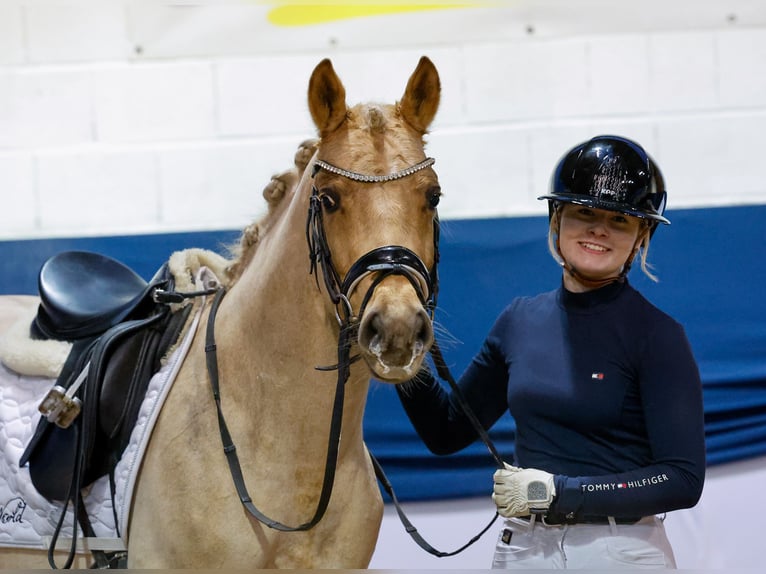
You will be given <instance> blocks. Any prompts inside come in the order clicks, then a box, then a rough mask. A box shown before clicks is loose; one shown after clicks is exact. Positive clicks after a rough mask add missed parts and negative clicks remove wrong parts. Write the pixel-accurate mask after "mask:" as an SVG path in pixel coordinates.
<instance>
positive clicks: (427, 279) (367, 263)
mask: <svg viewBox="0 0 766 574" xmlns="http://www.w3.org/2000/svg"><path fill="white" fill-rule="evenodd" d="M434 162H435V160H434V159H433V158H426V159H425V160H423V161H421V162H419V163H417V164H415V165H413V166H410V167H408V168H405V169H403V170H400V171H398V172H395V173H392V174H388V175H365V174H360V173H356V172H352V171H348V170H345V169H341V168H338V167H335V166H333V165H332V164H329V163H327V162H325V161H322V160H315V162H314V171H313V174H312V178H313V177H315V176H316V174H317V172H318V171H319V170H320V169H324V170H326V171H328V172H330V173H333V174H336V175H340V176H343V177H346V178H348V179H351V180H353V181H358V182H364V183H381V182H388V181H394V180H397V179H401V178H403V177H407V176H409V175H412V174H413V173H416V172H418V171H420V170H422V169H426V168H428V167H430V166H431V165H433V164H434ZM433 237H434V265H433V268H432V269H431V270H430V271H429V270H428V268H427V267H426V265H425V264H424V263H423V261H422V260H421V259H420V258H419V257H418V255H417V254H416V253H414V252H413V251H411V250H410V249H407V248H406V247H403V246H400V245H386V246H383V247H378V248H376V249H373V250H372V251H369V252H368V253H366V254H364V255H362V256H361V257H360V258H359V259H358V260H357V261H356V262H355V263H354V264H353V265H352V266H351V267H350V268H349V270H348V273H346V276H345V278H343V279H342V280H341V278H340V274H339V273H338V271H337V270H336V268H335V265H334V263H333V261H332V253H331V251H330V246H329V243H328V242H327V237H326V235H325V229H324V220H323V209H322V198H321V195H320V193H319V192H318V190H317V188H316V186H313V185H312V192H311V198H310V203H309V209H308V218H307V221H306V240H307V243H308V247H309V258H310V264H311V265H310V271H309V273H310V274H314V275H315V279H316V281H317V286H319V270H320V269H321V272H322V277H323V281H324V284H325V288H326V291H327V293H328V295H329V297H330V300H331V301H332V303H333V304H334V305H335V315H336V318H337V320H338V324H339V327H340V332H339V336H338V363H337V364H336V365H332V366H329V367H321V366H320V367H316V369H317V370H324V371H327V370H337V371H338V379H337V384H336V388H335V398H334V401H333V410H332V417H331V422H330V438H329V440H328V446H327V454H326V457H325V474H324V479H323V482H322V490H321V493H320V496H319V501H318V503H317V507H316V510H315V512H314V515H313V517H312V518H311V519H310V520H308V521H307V522H304V523H302V524H300V525H298V526H288V525H286V524H283V523H281V522H279V521H277V520H274V519H272V518H269V517H268V516H266V515H265V514H263V513H262V512H261V511H260V510H259V509H258V508H257V507H256V506H255V505H254V504H253V501H252V498H251V497H250V495H249V493H248V490H247V486H246V485H245V480H244V476H243V473H242V469H241V466H240V463H239V457H238V456H237V451H236V447H235V445H234V442H233V440H232V437H231V434H230V432H229V430H228V426H227V425H226V420H225V418H224V415H223V411H222V409H221V395H220V383H219V377H218V359H217V347H216V343H215V319H216V315H217V312H218V307H219V305H220V303H221V300H222V299H223V297H224V295H225V294H226V290H225V288H223V287H222V288H220V289H219V291H218V293H217V294H216V296H215V299H214V300H213V304H212V306H211V308H210V316H209V318H208V325H207V333H206V342H205V354H206V364H207V370H208V375H209V378H210V384H211V387H212V391H213V398H214V400H215V405H216V411H217V414H218V426H219V429H220V434H221V441H222V443H223V450H224V453H225V455H226V460H227V463H228V465H229V470H230V472H231V476H232V479H233V481H234V485H235V488H236V490H237V494H238V495H239V498H240V501H241V502H242V505H243V506H244V508H245V509H246V510H247V511H248V513H250V514H251V515H252V516H253V517H254V518H256V519H257V520H258V521H260V522H262V523H263V524H265V525H266V526H268V527H269V528H273V529H275V530H280V531H283V532H295V531H305V530H309V529H311V528H313V527H314V526H315V525H316V524H317V523H319V521H320V520H321V519H322V517H323V516H324V513H325V511H326V510H327V506H328V504H329V501H330V495H331V492H332V487H333V482H334V480H335V470H336V464H337V457H338V448H339V444H340V435H341V422H342V414H343V403H344V388H345V384H346V382H347V381H348V378H349V375H350V366H351V364H352V363H353V362H354V361H355V360H357V359H358V358H359V357H358V356H355V357H351V356H350V349H351V340H352V335H354V334H355V333H356V329H357V327H358V325H359V320H360V318H361V317H362V316H363V314H364V310H365V308H366V306H367V303H368V302H369V300H370V298H371V297H372V294H373V292H374V290H375V288H376V287H377V286H378V285H379V284H380V283H381V282H382V281H383V280H384V279H386V278H387V277H389V276H391V275H401V276H404V277H406V278H407V279H408V280H409V282H410V284H411V285H412V287H413V288H414V289H415V292H416V293H417V295H418V298H419V299H420V301H421V303H422V304H423V306H424V308H425V309H426V311H427V312H428V314H429V316H430V317H431V319H432V320H433V313H434V310H435V308H436V300H437V294H438V285H439V278H438V272H437V266H438V262H439V218H438V216H434V227H433ZM370 275H375V277H374V278H373V280H372V283H371V285H370V287H369V288H368V290H367V292H366V293H365V295H364V297H363V299H362V303H361V305H360V308H359V310H358V312H357V313H354V310H353V308H352V306H351V302H350V299H351V296H352V294H353V293H354V291H355V290H356V288H357V287H358V285H359V284H360V283H361V281H362V280H363V279H364V278H365V277H367V276H370ZM430 352H431V355H432V358H433V360H434V365H435V367H436V369H437V373H438V374H439V376H440V377H442V378H443V379H445V380H446V381H447V382H448V383H449V385H450V387H451V388H452V391H453V392H454V393H455V396H456V397H457V399H458V403H459V404H460V405H461V407H462V409H463V411H464V413H465V414H466V416H467V417H468V419H469V420H470V422H471V424H472V425H473V426H474V427H475V429H476V431H477V433H478V434H479V437H480V438H481V440H482V441H483V442H484V443H485V444H486V445H487V447H488V449H489V451H490V453H491V454H492V456H493V458H494V460H495V462H496V463H497V465H498V468H504V465H503V461H502V458H501V457H500V455H499V453H498V452H497V449H496V448H495V446H494V445H493V444H492V441H491V440H490V438H489V436H488V434H487V432H486V431H485V430H484V428H483V427H482V425H481V423H480V422H479V420H478V418H477V417H476V415H475V414H474V413H473V412H472V411H471V409H470V407H469V406H468V403H467V402H466V401H465V399H464V397H463V395H462V393H461V391H460V389H459V388H458V387H457V384H456V383H455V381H454V379H453V377H452V375H451V374H450V372H449V369H448V368H447V366H446V363H445V361H444V358H443V356H442V354H441V350H440V349H439V347H438V345H437V344H436V341H434V343H433V345H432V347H431V351H430ZM369 456H370V459H371V461H372V465H373V468H374V470H375V475H376V477H377V478H378V480H379V481H380V482H381V484H382V485H383V486H384V488H385V490H386V492H387V493H388V494H389V495H390V496H391V498H392V500H393V502H394V505H395V506H396V510H397V513H398V514H399V517H400V519H401V521H402V523H403V524H404V526H405V529H406V530H407V532H408V533H409V534H410V536H412V538H413V539H414V540H415V542H417V543H418V545H419V546H420V547H421V548H423V549H424V550H426V551H427V552H429V553H431V554H433V555H435V556H439V557H443V556H453V555H455V554H457V553H458V552H462V551H463V550H465V549H466V548H468V547H469V546H470V545H471V544H473V543H474V542H476V541H477V540H478V539H479V538H480V537H481V536H482V535H483V534H484V533H485V532H486V531H487V530H488V529H489V528H490V526H492V524H493V523H494V522H495V520H496V519H497V517H498V514H497V513H495V516H494V517H493V518H492V520H491V522H490V523H489V524H488V525H487V526H486V527H485V528H484V529H483V530H482V531H481V532H480V533H479V534H477V535H476V536H475V537H473V538H472V539H471V540H470V541H469V542H468V543H467V544H465V545H464V546H462V547H461V548H459V549H458V550H455V551H453V552H441V551H439V550H436V549H434V548H433V547H432V546H431V545H430V544H428V542H426V541H425V540H424V539H423V538H422V537H421V536H420V535H419V534H418V532H417V529H416V528H415V527H414V526H413V525H412V523H411V522H410V521H409V520H408V519H407V517H406V515H405V514H404V512H403V511H402V509H401V507H400V505H399V501H398V499H397V498H396V495H395V494H394V491H393V487H392V486H391V483H390V482H389V481H388V479H387V478H386V476H385V473H384V472H383V468H382V467H381V466H380V463H379V462H378V461H377V459H376V458H375V457H374V456H373V454H372V452H369Z"/></svg>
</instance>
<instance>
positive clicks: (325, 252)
mask: <svg viewBox="0 0 766 574" xmlns="http://www.w3.org/2000/svg"><path fill="white" fill-rule="evenodd" d="M435 161H436V160H435V159H433V158H426V159H424V160H423V161H421V162H420V163H417V164H415V165H413V166H410V167H408V168H405V169H403V170H400V171H397V172H395V173H392V174H388V175H366V174H361V173H356V172H353V171H348V170H345V169H341V168H339V167H335V166H334V165H332V164H329V163H327V162H325V161H323V160H316V161H315V162H314V169H313V173H312V176H311V177H312V179H313V178H315V177H316V174H317V173H318V172H319V171H320V170H325V171H327V172H329V173H333V174H336V175H340V176H342V177H345V178H347V179H350V180H353V181H358V182H362V183H385V182H388V181H394V180H397V179H401V178H403V177H407V176H408V175H412V174H413V173H417V172H418V171H420V170H423V169H426V168H428V167H431V166H432V165H433V164H434V162H435ZM323 213H324V211H323V208H322V195H321V193H320V192H319V191H318V190H317V188H316V186H315V185H312V186H311V199H310V203H309V213H308V218H307V220H306V241H307V242H308V246H309V259H310V261H311V268H310V273H311V274H314V275H315V277H316V280H317V285H318V284H319V273H318V268H321V270H322V277H323V278H324V285H325V288H326V290H327V294H328V295H329V297H330V300H331V301H332V302H333V304H334V305H335V315H336V317H337V319H338V324H339V325H340V328H341V331H344V330H347V328H348V327H354V326H356V325H357V324H358V322H359V320H360V319H361V317H362V315H363V314H364V310H365V308H366V307H367V303H368V302H369V300H370V298H371V297H372V294H373V292H374V290H375V287H377V286H378V285H379V284H380V283H381V282H382V281H383V280H385V279H386V278H387V277H390V276H391V275H402V276H404V277H406V278H407V279H408V280H409V282H410V284H412V287H413V288H414V289H415V292H416V293H417V295H418V298H419V299H420V302H421V303H422V304H423V307H424V308H425V309H426V311H427V312H428V314H429V316H430V317H432V318H433V311H434V309H435V308H436V297H437V294H438V290H439V277H438V272H437V266H438V263H439V218H438V216H436V215H434V222H433V241H434V264H433V266H432V268H431V270H430V271H429V270H428V268H427V267H426V265H425V264H424V263H423V261H422V260H421V259H420V257H418V255H417V254H416V253H414V252H413V251H411V250H410V249H407V248H406V247H402V246H401V245H385V246H383V247H377V248H375V249H373V250H372V251H369V252H367V253H365V254H364V255H362V256H361V257H360V258H359V259H357V260H356V262H355V263H353V264H352V265H351V267H350V268H349V270H348V272H347V273H346V276H345V277H344V278H343V279H342V280H341V278H340V274H339V273H338V270H337V269H336V268H335V264H334V263H333V260H332V253H331V252H330V245H329V243H328V242H327V235H326V234H325V229H324V216H323ZM370 275H375V278H374V279H373V281H372V284H371V285H370V287H369V288H368V290H367V293H366V294H365V296H364V297H363V299H362V303H361V305H360V307H359V311H358V312H357V313H354V312H353V309H352V307H351V302H350V299H351V295H352V294H353V292H354V291H355V290H356V288H357V286H358V285H359V284H360V283H361V281H362V280H363V279H364V278H365V277H367V276H370Z"/></svg>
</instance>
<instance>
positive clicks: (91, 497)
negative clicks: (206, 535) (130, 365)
mask: <svg viewBox="0 0 766 574" xmlns="http://www.w3.org/2000/svg"><path fill="white" fill-rule="evenodd" d="M203 308H204V301H201V302H200V303H199V304H198V305H197V310H196V311H195V313H194V316H193V319H192V323H191V325H190V327H189V329H187V330H186V334H185V335H184V338H183V340H182V341H181V343H180V344H179V345H178V347H177V349H176V350H175V351H174V352H173V354H172V355H171V356H170V358H169V359H168V360H167V361H166V363H165V365H164V366H163V367H162V369H161V370H160V371H159V372H158V373H157V374H155V375H154V376H153V377H152V380H151V381H150V382H149V386H148V389H147V393H146V398H145V399H144V402H143V403H142V405H141V409H140V411H139V414H138V420H137V421H136V426H135V428H134V429H133V432H132V434H131V438H130V443H129V444H128V447H127V448H126V449H125V452H124V453H123V455H122V458H121V459H120V462H119V463H118V464H117V467H116V469H115V485H116V492H115V498H114V507H113V505H112V499H111V496H110V494H109V478H108V476H103V477H101V478H100V479H98V480H97V481H96V482H94V483H93V484H92V485H91V486H90V487H89V489H88V492H87V493H86V494H85V496H84V501H85V507H86V509H87V510H88V514H89V516H90V519H91V522H92V525H93V530H94V531H95V533H96V536H97V537H99V538H110V539H119V538H122V539H123V541H124V542H125V545H126V546H127V541H126V535H127V525H128V518H129V515H128V513H129V509H130V505H131V499H132V495H133V489H134V487H135V483H136V479H137V476H138V469H139V467H140V463H141V459H142V456H143V453H144V452H145V450H146V446H147V444H148V442H149V437H150V436H151V432H152V429H153V428H154V424H155V422H156V420H157V417H158V416H159V413H160V410H161V408H162V405H163V403H164V401H165V398H166V397H167V394H168V392H169V391H170V388H171V386H172V384H173V381H174V380H175V377H176V375H177V374H178V371H179V369H180V368H181V365H182V364H183V361H184V358H185V357H186V354H187V352H188V350H189V346H190V345H191V341H192V339H193V338H194V334H195V332H196V330H197V325H198V324H199V318H200V315H201V312H202V309H203ZM54 383H55V379H51V378H41V377H37V378H35V377H28V376H22V375H19V374H17V373H15V372H14V371H11V370H9V369H8V368H6V367H5V366H4V365H3V364H2V363H0V546H6V547H18V548H37V549H42V548H47V545H48V541H49V540H50V537H51V536H53V534H54V532H55V528H56V524H57V523H58V521H59V519H60V517H61V513H62V511H63V504H61V503H56V502H50V501H48V500H47V499H46V498H45V497H43V496H42V495H41V494H40V493H38V492H37V490H35V488H34V486H33V484H32V481H31V478H30V475H29V469H28V468H27V467H23V468H20V467H19V464H18V461H19V458H20V457H21V454H22V453H23V452H24V449H25V448H26V445H27V443H28V442H29V440H30V439H31V438H32V435H33V434H34V431H35V429H36V428H37V424H38V422H39V420H40V416H41V415H40V413H39V411H38V409H37V407H38V405H39V404H40V401H41V400H42V399H43V397H44V396H45V394H46V393H47V392H48V390H49V389H50V388H51V387H52V386H53V384H54ZM73 521H74V516H73V512H72V510H71V508H70V509H69V510H68V511H67V517H66V518H65V520H64V525H65V526H64V528H63V529H62V531H61V533H60V534H59V537H60V539H67V538H68V539H69V540H71V538H72V524H73ZM78 532H79V529H78ZM78 546H79V545H78ZM91 548H93V545H91Z"/></svg>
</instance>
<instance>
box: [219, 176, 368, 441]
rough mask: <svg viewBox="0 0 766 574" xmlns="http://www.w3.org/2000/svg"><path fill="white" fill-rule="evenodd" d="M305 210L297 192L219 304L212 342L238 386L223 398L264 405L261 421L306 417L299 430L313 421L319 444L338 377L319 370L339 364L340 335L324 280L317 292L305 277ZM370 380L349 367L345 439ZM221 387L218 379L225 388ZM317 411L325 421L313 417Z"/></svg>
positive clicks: (362, 370)
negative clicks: (318, 368) (229, 396)
mask: <svg viewBox="0 0 766 574" xmlns="http://www.w3.org/2000/svg"><path fill="white" fill-rule="evenodd" d="M307 210H308V205H307V200H306V199H305V194H302V193H301V190H300V189H299V190H297V192H296V195H295V196H294V197H293V198H292V201H291V204H290V206H289V208H288V209H287V210H286V211H285V213H283V214H281V216H280V219H279V221H276V222H274V223H273V224H272V226H271V227H270V229H269V231H268V233H266V234H265V235H264V236H263V237H262V238H261V242H260V244H259V245H258V246H257V247H256V252H255V253H254V255H253V257H252V259H251V261H250V263H249V264H248V266H247V267H246V269H245V270H244V271H243V273H242V276H241V277H240V278H239V279H238V280H237V282H236V283H235V284H234V285H233V286H232V287H231V289H230V291H229V293H228V294H227V295H226V297H225V298H224V299H223V301H222V304H221V308H220V310H219V313H218V319H217V320H216V333H217V335H216V339H217V346H218V349H219V353H221V355H222V359H219V362H220V363H221V369H223V370H225V369H228V370H229V371H230V372H229V373H228V376H229V377H231V378H233V379H235V380H237V384H236V390H233V391H228V392H232V393H236V394H237V395H238V396H237V400H238V401H242V403H243V404H249V405H250V408H252V409H255V410H258V411H260V410H261V408H262V406H264V405H268V411H267V412H263V413H261V415H260V416H262V417H266V418H272V419H274V420H276V419H280V418H284V417H295V416H296V412H301V411H302V410H303V411H305V412H303V413H302V415H301V419H302V424H308V422H309V421H314V420H315V421H317V426H318V427H320V428H321V429H322V430H321V431H320V432H319V433H318V434H319V438H321V439H322V440H326V429H327V425H328V421H329V417H330V413H331V411H332V398H333V396H334V393H335V388H336V382H337V371H335V370H331V371H318V370H317V369H316V367H317V366H327V365H334V364H336V363H337V361H338V332H339V328H338V323H337V320H336V318H335V314H334V310H333V306H332V303H331V302H330V300H329V297H328V295H327V293H326V292H325V289H324V285H323V283H322V280H321V278H320V285H322V288H321V289H320V288H318V287H317V282H316V280H315V278H314V277H313V276H311V275H310V274H309V255H308V245H307V243H306V237H305V223H306V214H307ZM219 325H220V327H219ZM224 326H225V327H224ZM219 333H220V334H219ZM352 352H353V349H352ZM227 353H228V360H227V359H226V356H227ZM369 376H370V375H369V370H368V368H367V367H366V365H363V364H360V363H357V364H355V365H353V366H352V368H351V375H350V378H349V381H348V383H347V384H346V386H345V389H346V390H345V408H344V423H343V429H344V430H343V432H344V437H347V436H348V437H350V436H352V435H353V434H354V433H356V432H358V433H359V435H360V436H361V424H362V414H363V411H364V406H365V402H366V396H367V389H368V386H369ZM223 380H224V376H223V375H222V385H223V384H224V383H223ZM230 386H232V387H234V386H235V385H230ZM316 411H320V412H323V413H326V416H319V417H318V416H314V415H313V414H312V413H315V412H316Z"/></svg>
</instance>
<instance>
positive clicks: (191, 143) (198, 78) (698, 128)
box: [0, 0, 766, 239]
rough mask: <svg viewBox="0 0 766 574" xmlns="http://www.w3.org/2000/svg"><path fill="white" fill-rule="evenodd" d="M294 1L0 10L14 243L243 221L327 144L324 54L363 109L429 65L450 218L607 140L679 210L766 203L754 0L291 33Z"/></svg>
mask: <svg viewBox="0 0 766 574" xmlns="http://www.w3.org/2000/svg"><path fill="white" fill-rule="evenodd" d="M449 3H450V0H447V1H445V2H440V3H439V4H449ZM296 4H297V5H300V4H305V2H304V3H301V2H248V1H244V0H241V1H233V0H231V1H218V2H215V1H208V2H199V1H182V0H179V1H174V2H170V1H166V2H163V1H153V2H150V1H146V0H124V1H117V0H93V1H86V0H79V1H77V0H3V1H2V2H0V200H1V201H2V205H3V209H2V211H0V239H3V238H6V239H8V238H27V237H45V236H58V235H65V236H68V235H75V236H77V235H113V234H124V233H125V234H129V233H139V232H163V231H177V230H198V229H217V228H232V227H234V228H236V227H241V226H244V225H245V224H247V223H248V222H249V221H251V220H252V219H253V218H254V217H257V216H259V215H260V214H261V213H262V212H263V211H264V209H265V205H264V202H263V200H262V198H261V195H260V191H261V189H262V188H263V185H264V184H265V183H266V182H267V181H268V180H269V178H270V176H271V175H272V174H273V173H276V172H278V171H281V170H283V169H285V168H287V167H289V165H290V163H291V161H292V156H293V152H294V150H295V147H296V145H297V144H298V142H300V141H301V140H302V139H303V138H305V137H308V136H311V135H313V127H312V125H311V122H310V117H309V114H308V111H307V108H306V102H305V98H306V95H305V94H306V87H307V82H308V77H309V75H310V72H311V70H312V69H313V67H314V66H315V65H316V64H317V63H318V62H319V60H320V59H321V58H323V57H325V56H329V57H331V58H332V60H333V62H334V64H335V67H336V69H337V70H338V72H339V74H340V75H341V78H342V79H343V80H344V82H345V83H346V87H347V93H348V97H349V101H350V102H355V101H358V100H366V99H377V100H384V101H391V100H394V99H396V98H397V97H398V96H399V95H400V94H401V93H402V92H403V89H404V84H405V82H406V79H407V77H408V76H409V74H410V73H411V71H412V70H413V69H414V67H415V64H416V62H417V60H418V58H419V57H420V56H421V55H422V54H427V55H429V56H430V57H431V58H432V59H433V60H434V62H435V63H436V65H437V67H438V68H439V70H440V73H441V77H442V82H443V104H442V107H441V110H440V113H439V116H438V117H437V120H436V124H435V125H434V126H433V133H432V134H431V136H430V138H429V140H430V146H429V152H430V153H431V155H433V156H435V157H436V158H437V165H436V167H437V170H438V172H439V174H440V177H441V180H442V185H443V188H444V191H445V193H446V196H445V199H444V201H443V202H442V206H441V207H440V210H441V215H442V217H443V218H455V217H485V216H499V215H500V216H503V215H521V214H524V215H528V214H541V213H542V212H543V210H544V206H542V205H541V204H540V203H539V202H537V201H536V200H535V198H536V197H537V196H538V195H539V194H541V193H543V192H544V191H545V188H546V186H547V181H548V177H549V174H550V171H551V169H552V167H553V165H554V163H555V161H556V160H557V159H558V157H559V156H560V155H561V154H562V153H563V152H564V151H565V150H566V149H567V148H568V147H570V146H571V145H573V144H574V143H576V142H578V141H580V140H583V139H586V138H588V137H590V136H592V135H595V134H596V133H598V132H613V133H620V134H623V135H627V136H629V137H633V138H636V139H637V140H639V141H640V142H642V143H643V144H644V146H645V147H646V148H647V149H648V150H649V151H650V153H652V154H653V155H654V156H655V157H656V159H657V160H658V161H659V162H660V164H661V165H662V166H663V169H664V171H665V176H666V179H667V181H668V185H669V189H670V201H669V208H670V209H673V208H680V207H697V206H710V205H722V204H723V205H726V204H732V203H763V202H766V183H765V182H766V180H764V178H763V177H762V173H761V171H762V170H761V169H760V167H761V165H760V164H761V157H762V150H763V145H762V135H761V134H763V133H764V131H766V74H763V73H760V71H761V70H762V68H763V62H764V61H766V4H765V3H764V2H762V1H761V0H673V1H671V2H667V1H660V0H642V2H633V3H619V6H617V5H616V3H614V2H608V1H606V0H516V1H513V2H505V3H503V2H499V3H494V4H487V5H484V6H482V5H481V4H480V3H476V5H475V6H474V7H469V8H465V7H462V8H461V7H456V8H450V9H438V10H428V11H422V10H421V11H415V12H408V13H404V14H389V15H378V16H366V17H359V18H346V19H336V20H334V21H329V22H325V23H319V24H312V25H302V26H297V25H292V26H288V25H286V24H285V23H284V22H285V21H287V22H288V23H289V22H290V21H291V20H290V17H291V14H292V16H295V14H298V13H297V12H292V13H291V12H290V10H291V9H293V8H295V6H293V5H296ZM349 4H356V5H358V4H360V3H359V2H356V3H348V2H347V3H344V2H335V3H334V7H327V8H326V9H325V10H324V12H322V13H321V14H325V15H330V16H333V15H335V16H338V15H340V12H339V10H342V9H343V8H344V6H345V7H348V5H349ZM379 4H386V3H385V2H381V3H379ZM400 4H401V3H400ZM413 4H415V5H418V4H420V5H423V4H426V5H427V4H428V2H420V3H411V5H413ZM432 4H433V3H432ZM461 4H465V3H464V2H463V3H461ZM298 8H299V9H301V10H303V11H304V12H303V13H308V12H305V11H306V10H308V9H307V8H306V7H305V6H298ZM292 21H293V22H294V19H293V20H292ZM203 204H204V205H203Z"/></svg>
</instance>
